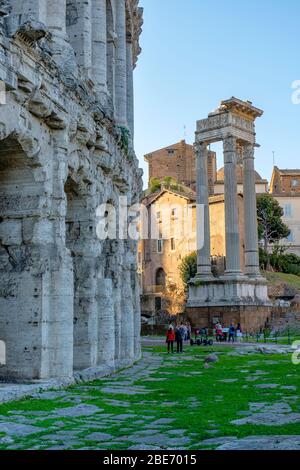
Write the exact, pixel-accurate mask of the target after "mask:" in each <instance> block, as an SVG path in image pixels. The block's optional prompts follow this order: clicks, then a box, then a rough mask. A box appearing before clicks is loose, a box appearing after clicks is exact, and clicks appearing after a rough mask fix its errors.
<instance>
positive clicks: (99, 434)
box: [84, 432, 113, 442]
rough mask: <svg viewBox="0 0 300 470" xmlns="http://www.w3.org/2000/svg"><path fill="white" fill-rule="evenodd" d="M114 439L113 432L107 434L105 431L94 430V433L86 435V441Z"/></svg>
mask: <svg viewBox="0 0 300 470" xmlns="http://www.w3.org/2000/svg"><path fill="white" fill-rule="evenodd" d="M111 439H113V436H112V435H111V434H106V433H104V432H93V433H92V434H89V435H88V436H85V437H84V440H85V441H99V442H100V441H108V440H111Z"/></svg>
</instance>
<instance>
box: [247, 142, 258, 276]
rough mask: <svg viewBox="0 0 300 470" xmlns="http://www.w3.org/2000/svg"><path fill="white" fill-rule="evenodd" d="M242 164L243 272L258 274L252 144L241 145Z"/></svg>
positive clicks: (252, 274) (250, 274) (251, 274)
mask: <svg viewBox="0 0 300 470" xmlns="http://www.w3.org/2000/svg"><path fill="white" fill-rule="evenodd" d="M243 150H244V151H243V164H244V182H243V185H244V218H245V274H247V275H249V276H255V277H256V276H260V269H259V254H258V233H257V208H256V190H255V169H254V146H253V145H252V144H249V143H245V144H244V146H243Z"/></svg>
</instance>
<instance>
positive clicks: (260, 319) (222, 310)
mask: <svg viewBox="0 0 300 470" xmlns="http://www.w3.org/2000/svg"><path fill="white" fill-rule="evenodd" d="M186 312H187V316H188V318H189V321H190V322H191V325H192V326H193V327H199V328H205V327H209V328H212V327H213V325H214V323H215V322H216V321H217V320H218V321H220V322H221V323H222V324H223V325H226V326H227V325H228V326H229V325H230V323H234V324H235V325H236V324H237V323H241V326H242V329H243V330H244V331H247V332H248V333H252V332H256V331H257V330H259V329H260V328H263V327H264V326H265V323H266V322H269V321H270V319H271V312H272V307H269V306H255V305H254V306H232V307H228V306H227V307H217V308H216V307H188V308H187V309H186Z"/></svg>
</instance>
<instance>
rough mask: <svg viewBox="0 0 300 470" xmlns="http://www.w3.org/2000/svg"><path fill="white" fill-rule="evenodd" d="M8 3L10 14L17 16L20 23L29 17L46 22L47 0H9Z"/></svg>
mask: <svg viewBox="0 0 300 470" xmlns="http://www.w3.org/2000/svg"><path fill="white" fill-rule="evenodd" d="M57 1H59V0H57ZM53 3H54V2H53ZM10 5H11V14H12V15H16V16H19V22H20V24H22V23H23V22H25V21H27V20H28V19H29V18H30V17H31V18H34V19H36V20H38V21H41V22H42V23H46V17H47V0H22V1H20V0H11V2H10Z"/></svg>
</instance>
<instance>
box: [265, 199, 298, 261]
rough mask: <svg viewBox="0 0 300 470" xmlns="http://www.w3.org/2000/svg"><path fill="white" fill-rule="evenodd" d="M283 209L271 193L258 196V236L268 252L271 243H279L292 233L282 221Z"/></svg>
mask: <svg viewBox="0 0 300 470" xmlns="http://www.w3.org/2000/svg"><path fill="white" fill-rule="evenodd" d="M283 214H284V213H283V209H282V208H281V207H280V205H279V203H278V201H277V200H276V199H274V197H273V196H271V195H270V194H262V195H261V196H259V197H258V198H257V220H258V238H259V240H260V241H262V242H263V244H264V250H265V252H266V253H267V252H268V248H269V245H270V244H274V243H278V242H279V241H280V240H282V239H283V238H287V237H288V236H289V234H290V230H289V228H288V226H287V225H286V224H285V223H284V222H283V221H282V216H283Z"/></svg>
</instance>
